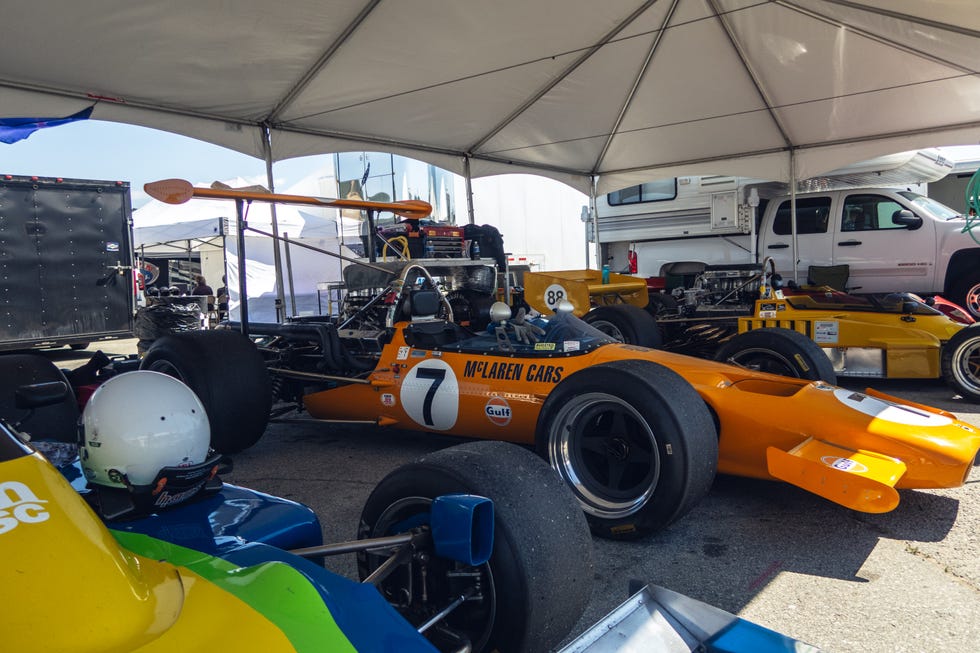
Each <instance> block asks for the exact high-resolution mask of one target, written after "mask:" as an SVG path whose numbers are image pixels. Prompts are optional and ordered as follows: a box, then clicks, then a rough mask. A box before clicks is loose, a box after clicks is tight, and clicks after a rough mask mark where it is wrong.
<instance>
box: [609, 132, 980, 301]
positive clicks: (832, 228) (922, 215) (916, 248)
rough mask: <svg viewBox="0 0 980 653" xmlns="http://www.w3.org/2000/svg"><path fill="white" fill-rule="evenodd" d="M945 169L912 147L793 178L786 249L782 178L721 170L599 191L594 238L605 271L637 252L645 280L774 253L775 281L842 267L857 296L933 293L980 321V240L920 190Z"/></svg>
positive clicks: (956, 215) (937, 159)
mask: <svg viewBox="0 0 980 653" xmlns="http://www.w3.org/2000/svg"><path fill="white" fill-rule="evenodd" d="M951 168H952V166H951V164H950V163H949V162H948V161H946V160H944V159H943V158H942V157H941V156H939V155H938V153H937V152H936V151H935V150H922V151H916V152H909V153H903V154H900V155H894V156H891V157H883V158H880V159H875V160H874V161H869V162H866V163H863V164H859V165H856V166H851V167H849V168H845V169H841V170H838V171H834V172H833V173H830V174H828V175H826V176H823V177H820V178H817V179H809V180H806V181H803V182H800V184H799V185H798V192H797V195H796V216H797V218H796V234H795V240H796V247H795V248H794V243H793V240H794V233H793V228H792V227H793V221H792V219H791V216H792V211H791V208H792V207H791V204H792V203H791V198H790V196H789V193H788V189H787V187H786V185H785V184H776V183H767V182H763V181H760V180H755V179H746V178H740V177H720V176H719V177H679V178H676V179H668V180H661V181H656V182H652V183H649V184H643V185H641V186H634V187H631V188H627V189H623V190H621V191H617V192H614V193H609V194H608V195H605V196H602V197H600V198H597V204H596V212H597V217H598V224H599V231H598V233H599V241H600V243H602V245H603V248H604V255H605V256H606V257H611V259H612V266H613V268H614V269H622V268H623V267H624V266H625V265H626V264H627V261H629V260H631V259H634V258H635V261H636V272H635V273H636V274H637V275H639V276H644V277H648V276H662V269H663V266H664V265H666V264H668V263H674V262H678V261H689V262H694V263H703V264H706V265H737V264H745V263H761V262H762V260H763V259H764V258H766V257H772V258H773V259H774V260H775V262H776V269H777V272H779V274H781V275H782V276H783V278H784V279H795V280H796V281H798V282H800V283H804V282H806V280H807V272H808V269H809V267H810V266H828V265H842V264H846V265H848V266H849V268H850V270H849V271H850V279H849V283H848V287H849V288H851V289H853V290H854V291H855V292H860V293H883V292H916V293H920V294H939V293H942V294H944V295H945V296H947V297H948V298H949V299H951V300H952V301H955V302H957V303H960V304H963V305H964V306H966V307H967V308H969V309H970V311H971V312H972V313H973V314H974V315H977V316H980V242H978V240H975V239H974V237H973V235H971V234H970V233H969V231H968V230H966V231H964V226H965V225H966V222H965V220H964V219H963V218H962V216H961V215H960V214H959V213H958V212H957V211H955V210H953V209H951V208H949V207H947V206H944V205H943V204H940V203H939V202H936V201H934V200H931V199H930V198H928V197H926V196H925V195H924V193H923V192H920V191H922V190H924V189H923V188H922V187H921V186H920V184H923V183H926V182H929V181H935V180H937V179H940V178H942V177H944V176H945V175H946V174H948V173H949V171H950V170H951ZM976 236H977V238H978V239H980V233H978V234H976ZM794 249H795V250H796V252H797V255H796V263H795V265H794V262H793V251H794Z"/></svg>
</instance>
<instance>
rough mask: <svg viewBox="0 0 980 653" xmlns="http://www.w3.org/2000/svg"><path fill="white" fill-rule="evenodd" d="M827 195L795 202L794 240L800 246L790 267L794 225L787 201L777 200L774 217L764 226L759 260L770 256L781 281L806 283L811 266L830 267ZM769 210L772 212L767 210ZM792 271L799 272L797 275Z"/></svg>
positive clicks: (829, 198) (830, 242)
mask: <svg viewBox="0 0 980 653" xmlns="http://www.w3.org/2000/svg"><path fill="white" fill-rule="evenodd" d="M831 199H832V198H831V196H830V195H818V196H808V197H805V198H798V199H797V200H796V239H797V243H798V246H799V250H798V252H797V262H796V265H795V267H794V265H793V223H792V215H793V214H792V211H791V206H790V200H789V199H783V200H776V201H778V202H779V205H778V206H776V207H775V209H774V210H775V214H774V215H773V218H772V219H771V220H768V221H767V222H765V223H764V224H763V229H764V232H763V234H762V236H763V239H762V249H761V251H760V252H759V254H760V256H761V257H763V258H764V257H766V256H771V257H772V258H773V260H774V261H775V262H776V272H777V273H779V274H780V275H782V277H783V280H784V281H789V280H796V281H797V282H798V283H800V284H804V283H806V272H807V269H808V268H809V267H810V266H811V265H830V264H831V244H832V241H833V236H834V233H833V229H831V228H830V227H829V224H830V206H831ZM770 210H773V209H772V208H770ZM795 270H798V271H799V272H798V273H796V272H795Z"/></svg>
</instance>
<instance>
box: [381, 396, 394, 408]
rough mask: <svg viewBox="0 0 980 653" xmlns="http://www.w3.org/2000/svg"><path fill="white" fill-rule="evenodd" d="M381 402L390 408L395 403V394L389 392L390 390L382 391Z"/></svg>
mask: <svg viewBox="0 0 980 653" xmlns="http://www.w3.org/2000/svg"><path fill="white" fill-rule="evenodd" d="M381 404H382V405H383V406H387V407H388V408H391V407H392V406H394V405H395V395H393V394H391V393H390V392H386V393H384V394H383V395H381Z"/></svg>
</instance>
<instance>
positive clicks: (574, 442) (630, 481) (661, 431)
mask: <svg viewBox="0 0 980 653" xmlns="http://www.w3.org/2000/svg"><path fill="white" fill-rule="evenodd" d="M536 441H537V447H538V453H539V454H540V455H541V456H543V457H544V458H545V459H547V460H548V461H549V462H550V464H551V466H552V468H554V470H555V471H556V472H558V475H559V476H560V477H561V479H562V480H563V481H565V483H566V484H567V485H568V486H569V487H570V488H571V489H572V492H573V493H574V495H575V497H576V498H577V499H578V502H579V505H580V506H581V507H582V509H583V510H584V511H585V514H586V518H587V519H588V521H589V526H590V527H591V528H592V532H593V533H595V534H596V535H599V536H600V537H606V538H610V539H635V538H639V537H643V536H645V535H648V534H650V533H653V532H655V531H658V530H660V529H663V528H665V527H666V526H667V525H669V524H670V523H671V522H673V521H675V520H676V519H678V518H680V517H681V516H683V515H684V514H686V513H687V512H688V511H689V510H690V509H691V508H693V507H694V505H695V504H696V503H697V502H698V501H700V500H701V498H702V497H703V496H704V495H705V494H706V493H707V492H708V490H709V488H710V487H711V483H712V481H713V480H714V476H715V469H716V467H717V463H718V435H717V431H716V429H715V424H714V420H713V419H712V417H711V413H710V412H709V410H708V408H707V406H706V405H705V403H704V401H703V400H702V399H701V396H700V395H698V393H697V391H695V390H694V388H693V387H692V386H691V385H690V384H689V383H688V382H687V381H686V380H684V378H683V377H681V376H680V375H679V374H677V373H676V372H674V371H673V370H670V369H668V368H666V367H664V366H662V365H658V364H656V363H652V362H650V361H643V360H621V361H613V362H610V363H603V364H600V365H594V366H592V367H588V368H585V369H583V370H580V371H578V372H576V373H574V374H572V375H571V376H569V377H568V378H567V379H565V380H564V381H562V382H561V383H559V384H558V386H557V387H556V388H555V389H554V391H553V392H552V393H551V395H550V396H549V397H548V400H547V401H546V402H545V404H544V406H543V408H542V410H541V415H540V416H539V417H538V426H537V434H536Z"/></svg>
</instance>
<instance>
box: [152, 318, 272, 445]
mask: <svg viewBox="0 0 980 653" xmlns="http://www.w3.org/2000/svg"><path fill="white" fill-rule="evenodd" d="M140 369H142V370H153V371H154V372H163V373H164V374H168V375H170V376H173V377H176V378H178V379H180V380H181V381H183V382H184V383H185V384H187V385H188V386H189V387H190V389H191V390H193V391H194V393H195V394H196V395H197V396H198V398H199V399H200V400H201V403H202V404H204V409H205V410H206V411H207V414H208V421H209V422H210V423H211V447H212V448H213V449H214V450H215V451H218V452H220V453H235V452H237V451H242V450H243V449H247V448H248V447H251V446H252V445H253V444H255V443H256V442H258V441H259V438H260V437H262V433H264V432H265V427H266V425H267V424H268V422H269V410H270V409H271V407H272V383H271V381H270V379H269V373H268V370H266V367H265V361H264V360H263V358H262V354H260V353H259V351H258V349H257V348H256V347H255V345H254V344H253V343H252V341H251V340H249V339H248V338H247V337H245V336H243V335H242V334H241V333H238V332H237V331H230V330H224V329H219V330H216V331H188V332H184V333H173V334H169V335H166V336H163V337H162V338H159V339H157V340H156V341H154V343H153V345H152V346H151V347H150V349H149V350H148V351H147V352H146V355H145V356H144V357H143V361H142V362H141V363H140Z"/></svg>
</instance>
